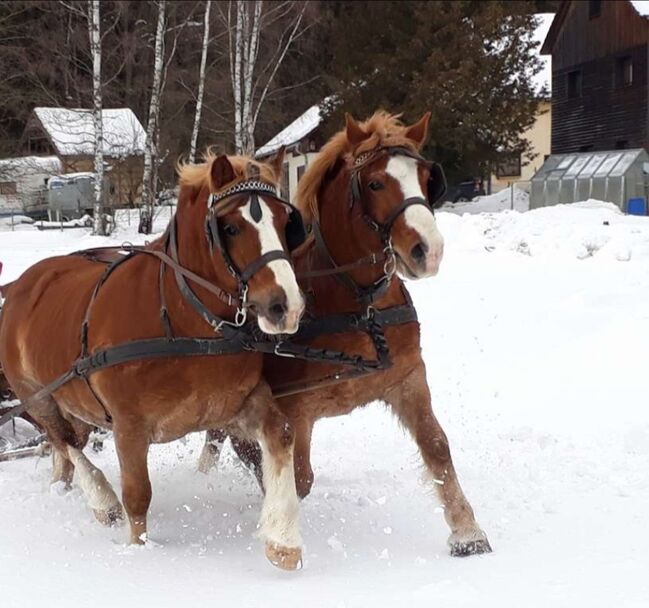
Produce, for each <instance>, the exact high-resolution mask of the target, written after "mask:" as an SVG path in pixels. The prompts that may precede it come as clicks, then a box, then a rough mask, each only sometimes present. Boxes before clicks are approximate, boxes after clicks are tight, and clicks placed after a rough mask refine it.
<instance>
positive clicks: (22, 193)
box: [0, 156, 63, 214]
mask: <svg viewBox="0 0 649 608" xmlns="http://www.w3.org/2000/svg"><path fill="white" fill-rule="evenodd" d="M62 170H63V165H62V164H61V161H60V160H59V159H58V157H56V156H21V157H19V158H7V159H4V160H0V214H3V213H15V212H20V213H29V212H31V211H36V210H38V209H42V208H43V207H44V206H45V205H46V204H47V197H46V187H47V182H48V180H49V178H50V177H51V176H52V175H56V174H58V173H61V171H62Z"/></svg>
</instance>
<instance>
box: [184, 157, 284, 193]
mask: <svg viewBox="0 0 649 608" xmlns="http://www.w3.org/2000/svg"><path fill="white" fill-rule="evenodd" d="M218 156H219V155H218V154H217V153H216V152H214V150H213V149H212V148H208V149H207V150H206V151H205V153H204V154H203V162H202V163H197V164H194V163H184V162H178V163H177V165H176V171H177V172H178V181H179V183H180V186H181V187H182V186H188V187H190V188H197V189H200V188H202V187H203V186H206V187H207V188H208V189H209V191H210V192H216V191H217V190H219V188H216V187H215V185H214V184H213V183H212V163H213V162H214V161H215V160H216V158H217V157H218ZM228 160H229V161H230V164H231V165H232V168H233V169H234V173H235V176H236V179H235V181H234V182H232V183H236V182H238V181H242V180H244V179H246V178H248V177H252V176H251V175H250V173H249V171H248V169H249V168H250V167H251V166H253V167H256V168H257V169H258V170H259V176H260V177H261V179H263V180H264V181H267V182H270V183H272V184H275V186H279V181H280V180H279V176H277V175H275V170H274V169H273V167H272V166H271V165H269V164H268V163H262V162H259V161H257V160H254V159H253V158H250V157H249V156H229V155H228Z"/></svg>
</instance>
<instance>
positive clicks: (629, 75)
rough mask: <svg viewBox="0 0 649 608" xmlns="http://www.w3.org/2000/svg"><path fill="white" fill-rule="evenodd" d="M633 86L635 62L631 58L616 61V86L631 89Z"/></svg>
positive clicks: (621, 58)
mask: <svg viewBox="0 0 649 608" xmlns="http://www.w3.org/2000/svg"><path fill="white" fill-rule="evenodd" d="M632 84H633V60H632V59H631V57H620V58H618V59H616V60H615V86H616V87H618V88H622V87H629V86H631V85H632Z"/></svg>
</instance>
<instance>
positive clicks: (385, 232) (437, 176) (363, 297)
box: [298, 146, 446, 308]
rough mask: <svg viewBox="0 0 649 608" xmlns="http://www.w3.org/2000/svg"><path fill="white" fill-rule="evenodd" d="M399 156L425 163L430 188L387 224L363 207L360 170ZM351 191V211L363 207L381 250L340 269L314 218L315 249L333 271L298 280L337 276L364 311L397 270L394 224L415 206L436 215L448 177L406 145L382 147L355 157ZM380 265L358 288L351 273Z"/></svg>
mask: <svg viewBox="0 0 649 608" xmlns="http://www.w3.org/2000/svg"><path fill="white" fill-rule="evenodd" d="M398 155H401V156H408V157H410V158H414V159H415V160H416V161H417V162H418V163H419V164H422V165H424V166H426V167H427V168H428V169H429V174H430V177H429V181H428V189H427V195H428V198H423V197H421V196H412V197H408V198H406V199H404V200H402V201H401V202H400V203H399V204H398V205H397V206H396V207H395V209H393V210H392V212H391V213H390V215H389V216H388V218H387V219H386V220H385V221H383V222H379V221H378V220H376V219H375V218H374V217H373V216H372V215H371V213H370V212H369V210H368V209H367V208H366V206H365V205H364V204H363V186H362V181H361V171H362V170H363V169H364V168H366V167H367V166H368V165H370V164H372V163H374V162H375V161H377V160H379V159H380V158H383V157H386V156H398ZM349 190H350V192H349V206H350V208H353V207H354V206H355V205H360V207H361V217H362V218H363V221H364V222H365V224H367V226H369V227H370V229H372V230H373V231H374V232H376V233H377V234H378V235H379V238H380V240H381V245H382V250H381V251H380V252H375V253H372V254H370V255H369V256H366V257H364V258H361V259H359V260H356V261H355V262H352V263H350V264H346V265H344V266H340V265H338V264H337V263H336V262H335V261H334V259H333V256H332V255H331V252H330V251H329V248H328V247H327V245H326V243H325V240H324V237H323V235H322V231H321V229H320V225H319V223H318V221H317V219H314V222H313V224H312V230H313V235H314V238H315V243H316V246H317V248H318V249H319V250H320V251H321V253H322V255H323V256H324V258H325V259H326V261H327V262H328V263H329V264H330V266H331V268H330V269H329V270H328V271H324V270H319V271H310V272H306V273H301V274H299V275H298V277H299V278H313V277H317V276H325V275H327V274H330V275H334V276H336V277H338V279H339V280H340V281H341V282H342V283H343V284H345V285H346V286H347V287H348V288H349V289H350V290H351V291H352V292H353V293H354V294H355V296H356V299H357V300H358V301H359V302H360V303H361V304H362V305H363V307H364V308H368V307H370V306H372V305H373V304H374V302H375V301H376V300H378V299H380V298H381V297H382V296H383V295H385V293H386V292H387V290H388V288H389V287H390V284H391V282H392V278H393V277H394V275H395V273H396V270H397V257H396V256H397V254H396V252H395V250H394V247H393V245H392V228H393V227H394V224H395V222H396V221H397V219H399V217H401V215H402V214H403V213H404V212H405V211H406V209H408V208H409V207H412V206H413V205H423V206H424V207H426V209H428V210H430V212H431V213H432V214H433V215H435V211H434V210H435V207H436V206H437V203H438V201H439V200H440V199H441V197H442V196H443V195H444V193H445V192H446V178H445V176H444V172H443V171H442V169H441V167H440V166H439V165H438V164H437V163H434V162H430V161H428V160H426V159H425V158H423V157H422V156H420V155H419V154H417V153H416V152H413V151H412V150H410V149H409V148H406V147H403V146H380V147H378V148H374V149H373V150H370V151H368V152H364V153H362V154H360V155H358V156H357V157H356V158H354V160H353V161H352V163H351V171H350V188H349ZM380 262H382V263H383V271H382V273H381V275H380V276H379V277H378V278H377V279H376V280H375V281H374V282H373V283H372V284H371V285H369V286H361V285H358V283H356V282H355V281H354V280H353V279H352V277H351V276H350V275H349V271H350V270H355V269H358V268H361V267H364V266H368V265H375V264H378V263H380Z"/></svg>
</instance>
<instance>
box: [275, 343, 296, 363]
mask: <svg viewBox="0 0 649 608" xmlns="http://www.w3.org/2000/svg"><path fill="white" fill-rule="evenodd" d="M282 344H284V342H278V343H277V344H276V345H275V349H274V350H273V354H275V355H277V356H278V357H286V358H287V359H295V355H294V354H293V353H283V352H280V350H279V347H280V346H281V345H282Z"/></svg>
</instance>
